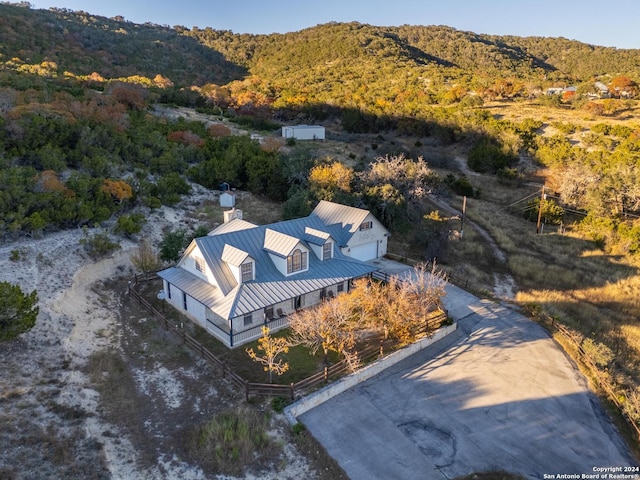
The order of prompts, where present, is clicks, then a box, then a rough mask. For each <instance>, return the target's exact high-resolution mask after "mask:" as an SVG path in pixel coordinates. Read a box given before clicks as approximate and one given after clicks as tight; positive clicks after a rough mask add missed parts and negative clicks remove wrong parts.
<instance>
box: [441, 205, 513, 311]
mask: <svg viewBox="0 0 640 480" xmlns="http://www.w3.org/2000/svg"><path fill="white" fill-rule="evenodd" d="M429 200H430V201H431V202H432V203H434V204H435V205H436V206H437V207H438V208H439V209H441V210H442V211H443V212H445V213H447V214H448V215H452V216H458V217H461V216H462V212H461V211H460V210H457V209H455V208H454V207H452V206H451V205H449V203H447V202H446V201H445V200H444V199H441V198H438V197H436V196H435V195H432V196H430V197H429ZM465 225H466V226H467V228H472V229H473V230H474V231H475V232H476V233H477V234H478V235H480V237H482V239H483V240H484V241H485V243H486V244H487V246H488V247H489V249H490V250H491V253H492V254H493V256H494V257H495V258H496V260H498V261H499V262H500V263H501V264H503V265H505V264H506V263H507V255H506V254H505V253H504V252H503V251H502V250H501V249H500V247H499V246H498V244H497V243H496V241H495V240H494V239H493V237H492V236H491V235H490V234H489V232H487V231H486V230H485V229H484V228H482V227H481V226H480V225H478V224H477V223H476V222H474V221H473V220H470V219H469V218H468V217H466V218H465ZM493 279H494V286H493V293H494V294H495V295H496V296H497V297H498V298H501V299H503V300H513V299H514V298H515V294H516V292H517V290H518V286H517V284H516V282H515V280H514V278H513V277H512V276H511V275H509V274H508V273H500V274H499V273H496V274H494V276H493Z"/></svg>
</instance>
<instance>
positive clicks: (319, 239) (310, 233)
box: [304, 227, 331, 245]
mask: <svg viewBox="0 0 640 480" xmlns="http://www.w3.org/2000/svg"><path fill="white" fill-rule="evenodd" d="M330 238H331V234H329V233H328V232H323V231H321V230H316V229H315V228H311V227H305V229H304V240H306V241H307V242H309V243H313V244H314V245H324V244H325V243H327V240H329V239H330Z"/></svg>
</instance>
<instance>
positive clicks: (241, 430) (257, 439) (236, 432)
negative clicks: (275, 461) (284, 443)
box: [191, 407, 271, 476]
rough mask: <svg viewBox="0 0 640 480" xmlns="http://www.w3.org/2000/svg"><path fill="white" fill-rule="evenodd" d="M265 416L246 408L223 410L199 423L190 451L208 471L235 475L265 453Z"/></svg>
mask: <svg viewBox="0 0 640 480" xmlns="http://www.w3.org/2000/svg"><path fill="white" fill-rule="evenodd" d="M268 425H269V417H268V416H267V415H266V414H264V413H261V412H257V411H255V410H253V409H250V408H248V407H246V408H241V409H234V410H227V411H224V412H221V413H219V414H217V415H216V416H215V417H214V418H213V419H212V420H211V421H209V422H207V423H205V424H204V425H202V426H201V427H200V428H199V429H198V430H197V431H196V432H195V435H194V436H193V438H192V441H191V452H192V454H193V455H194V456H195V457H196V458H197V459H198V461H199V463H200V465H201V466H202V467H203V468H204V469H205V470H206V471H209V472H216V473H217V474H223V475H234V476H239V475H242V474H243V473H244V471H243V470H244V467H245V465H249V464H253V463H255V461H256V459H258V458H260V457H262V456H265V457H266V456H268V454H269V449H270V446H271V442H270V441H269V437H268V436H267V428H268Z"/></svg>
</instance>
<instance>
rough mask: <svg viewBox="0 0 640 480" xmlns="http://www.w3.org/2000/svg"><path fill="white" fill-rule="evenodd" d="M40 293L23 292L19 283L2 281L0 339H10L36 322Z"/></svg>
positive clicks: (0, 285)
mask: <svg viewBox="0 0 640 480" xmlns="http://www.w3.org/2000/svg"><path fill="white" fill-rule="evenodd" d="M37 303H38V293H37V292H36V291H35V290H34V291H33V292H31V293H28V294H27V293H23V292H22V289H21V288H20V286H19V285H14V284H11V283H9V282H0V341H5V340H10V339H12V338H15V337H17V336H18V335H20V334H21V333H24V332H26V331H29V330H31V329H32V328H33V326H34V325H35V324H36V319H37V317H38V312H39V307H38V306H37Z"/></svg>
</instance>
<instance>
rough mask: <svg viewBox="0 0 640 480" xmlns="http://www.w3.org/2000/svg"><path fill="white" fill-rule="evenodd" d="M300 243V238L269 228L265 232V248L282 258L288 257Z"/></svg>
mask: <svg viewBox="0 0 640 480" xmlns="http://www.w3.org/2000/svg"><path fill="white" fill-rule="evenodd" d="M299 243H300V238H296V237H292V236H291V235H287V234H286V233H282V232H278V231H275V230H271V229H270V228H267V229H266V230H265V232H264V248H265V250H267V251H269V252H271V253H274V254H276V255H278V256H280V257H287V256H289V254H290V253H291V252H292V251H293V249H294V248H296V245H298V244H299Z"/></svg>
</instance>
